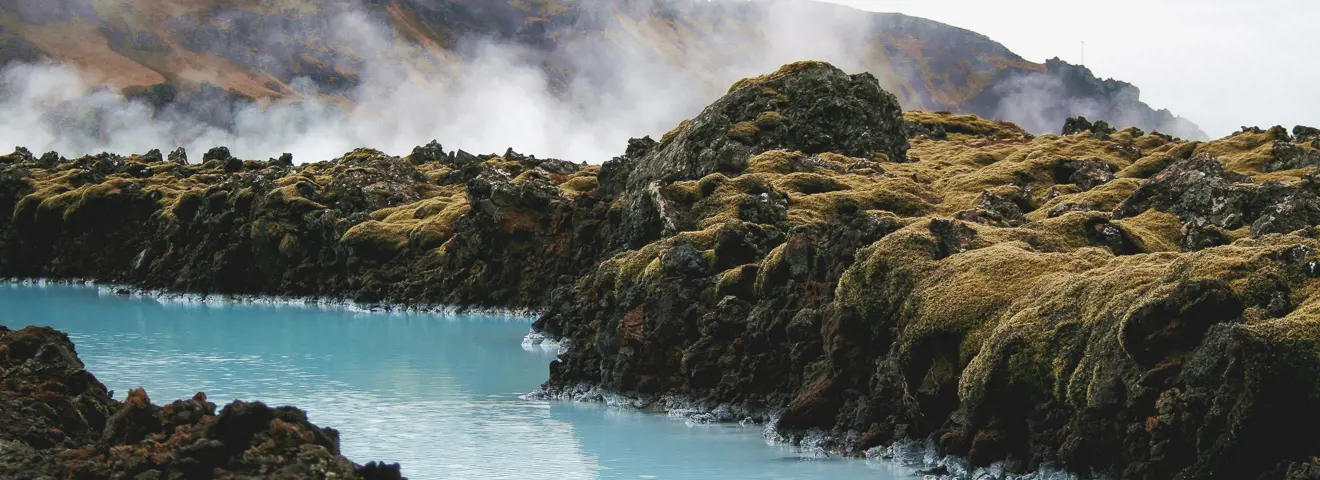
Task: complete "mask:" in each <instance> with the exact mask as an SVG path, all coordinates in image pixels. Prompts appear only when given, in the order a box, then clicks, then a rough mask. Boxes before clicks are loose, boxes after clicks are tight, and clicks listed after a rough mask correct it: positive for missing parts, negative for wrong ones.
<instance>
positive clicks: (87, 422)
mask: <svg viewBox="0 0 1320 480" xmlns="http://www.w3.org/2000/svg"><path fill="white" fill-rule="evenodd" d="M0 380H3V381H0V395H3V399H4V401H0V476H2V477H4V478H16V479H23V478H32V479H37V478H88V479H94V478H286V479H295V478H327V477H333V478H358V479H363V480H373V479H374V480H386V479H399V478H402V477H401V476H400V474H399V465H398V464H393V465H384V464H379V463H375V462H372V463H368V464H367V465H357V464H354V463H353V462H351V461H349V460H348V459H347V458H344V457H343V456H342V455H340V454H339V432H336V431H335V430H334V429H331V428H321V427H317V426H316V425H313V424H311V423H309V422H308V421H307V414H306V413H304V412H303V411H302V410H298V409H296V408H293V407H279V408H270V407H267V406H266V405H263V404H262V403H260V402H255V403H245V402H241V401H235V402H233V403H231V404H229V405H227V406H225V407H224V408H223V409H221V410H220V412H219V414H217V413H216V405H215V404H214V403H211V402H208V401H207V399H206V394H204V393H198V394H197V395H196V396H194V397H193V398H192V399H189V400H178V401H175V402H173V403H171V404H169V405H166V406H164V407H160V406H156V405H153V404H152V403H151V400H150V399H149V398H148V397H147V394H146V392H145V391H144V390H142V389H140V388H139V389H134V390H132V391H130V392H128V395H127V396H126V397H125V399H124V401H123V402H120V401H116V400H114V399H112V398H111V393H110V392H108V391H106V388H105V385H102V384H101V382H99V381H97V380H96V377H95V376H93V375H92V374H91V373H88V372H87V370H84V369H83V364H82V362H81V361H79V360H78V356H77V354H76V352H75V351H74V346H73V343H72V342H70V341H69V337H68V335H65V334H64V333H61V332H58V331H55V330H52V329H50V328H41V327H27V328H24V329H22V330H17V331H14V330H9V329H8V328H5V327H4V326H0Z"/></svg>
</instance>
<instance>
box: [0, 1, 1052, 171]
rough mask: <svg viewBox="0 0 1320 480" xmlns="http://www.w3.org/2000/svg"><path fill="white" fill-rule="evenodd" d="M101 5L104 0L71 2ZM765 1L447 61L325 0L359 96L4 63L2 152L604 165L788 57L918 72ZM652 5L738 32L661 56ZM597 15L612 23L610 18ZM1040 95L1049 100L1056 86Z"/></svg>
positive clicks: (870, 31)
mask: <svg viewBox="0 0 1320 480" xmlns="http://www.w3.org/2000/svg"><path fill="white" fill-rule="evenodd" d="M94 1H104V0H66V1H65V3H69V2H74V3H77V2H94ZM348 1H349V2H355V1H357V0H348ZM756 1H757V3H758V4H759V5H757V7H758V8H740V7H747V6H748V4H746V3H743V1H742V0H716V1H715V2H713V3H708V2H704V1H693V2H673V1H669V2H664V3H655V4H652V3H649V2H647V1H645V0H632V1H631V2H613V1H595V0H583V1H582V2H580V4H579V5H582V6H584V9H586V10H587V14H586V15H583V18H582V19H580V20H579V22H606V23H607V24H608V25H609V28H610V30H612V31H615V32H625V33H616V34H615V35H612V36H610V37H609V38H601V37H591V36H584V37H583V38H576V39H568V40H560V41H559V42H557V45H556V46H555V47H554V50H553V51H532V50H529V47H527V46H523V45H518V44H514V43H513V42H499V41H495V40H492V39H490V38H467V39H464V41H463V42H462V44H461V48H459V49H458V50H459V55H452V56H449V57H445V58H437V55H436V52H434V51H430V50H426V49H425V48H422V47H420V46H418V45H415V44H412V43H410V42H408V41H405V40H402V39H401V38H400V37H399V36H398V34H397V33H396V32H395V31H394V29H393V27H392V26H391V25H389V24H388V23H387V22H386V20H385V19H384V18H382V17H383V16H382V15H373V13H374V14H379V13H380V10H379V9H377V10H374V11H373V10H369V9H368V8H366V7H364V6H362V5H360V4H354V3H349V4H347V6H343V5H339V6H336V7H334V8H332V7H328V6H327V7H324V8H322V9H321V10H320V11H321V12H335V13H333V14H332V15H331V14H327V17H328V20H321V19H318V20H316V22H317V25H318V26H319V27H320V28H318V29H317V30H318V32H317V35H319V36H329V37H333V38H331V42H333V43H334V44H337V45H340V46H343V47H345V48H343V50H344V51H345V52H352V53H351V54H350V53H335V54H334V55H333V58H331V59H329V64H331V65H336V66H342V65H352V66H354V67H355V68H356V69H357V71H358V73H359V77H360V78H359V82H358V84H357V86H356V87H354V88H352V89H351V90H350V91H347V92H343V91H325V92H323V91H318V90H317V88H318V87H317V86H316V83H315V82H313V81H312V80H311V79H310V78H305V77H304V78H299V79H296V80H294V81H293V82H291V84H290V86H291V87H293V89H294V90H295V91H297V92H298V95H297V97H299V98H298V99H297V101H279V102H272V101H259V102H256V103H234V102H232V101H231V100H230V99H226V98H209V97H205V98H202V100H200V102H202V104H201V105H198V104H197V103H198V101H192V103H190V104H188V105H186V106H179V105H177V104H169V105H167V106H166V107H164V108H163V109H162V110H160V111H153V109H152V108H151V107H150V106H149V105H147V104H146V103H144V102H143V101H139V100H129V99H126V98H125V97H123V96H122V95H120V94H118V93H115V92H112V91H110V90H108V89H105V88H101V89H97V88H96V87H97V82H96V81H95V80H88V77H87V76H86V72H79V71H76V70H74V69H73V68H72V67H69V66H64V65H52V64H15V65H10V66H8V67H6V68H5V69H4V70H3V71H2V72H0V112H4V114H3V115H0V149H5V148H6V147H7V146H9V145H22V146H25V147H27V148H29V149H30V150H32V151H33V152H34V153H35V154H37V155H40V154H41V153H43V152H46V151H51V150H54V151H58V152H59V153H61V154H63V155H64V156H66V157H75V156H79V155H84V154H90V153H98V152H101V151H110V152H113V153H119V154H130V153H142V152H145V151H147V150H150V149H152V148H159V149H161V150H163V151H169V150H171V149H173V148H175V147H185V148H187V150H188V152H189V153H190V156H191V159H192V161H194V162H195V161H197V160H198V159H199V158H200V156H201V154H202V153H203V152H205V151H206V150H208V149H210V148H212V147H215V146H227V147H229V149H230V150H231V152H232V153H233V154H234V155H235V156H238V157H240V158H249V159H260V158H267V157H276V156H279V155H280V154H281V153H283V152H290V153H293V154H294V159H295V161H298V162H306V161H319V160H326V159H331V158H335V157H338V156H340V155H342V154H344V153H345V152H348V151H350V150H352V149H354V148H359V147H364V146H365V147H370V148H376V149H379V150H382V151H385V152H386V153H390V154H395V155H404V154H407V153H408V152H410V151H411V149H412V148H413V147H414V146H417V145H421V144H425V143H427V142H429V141H431V140H439V141H440V142H441V143H442V144H443V145H444V146H445V147H446V148H447V149H450V150H453V149H458V148H462V149H465V150H468V151H470V152H474V153H491V152H496V153H498V152H503V151H504V150H505V149H506V148H510V147H511V148H513V149H514V150H517V151H519V152H523V153H530V154H534V155H538V156H548V157H556V158H563V159H567V160H572V161H587V162H591V163H600V162H602V161H605V160H607V159H609V158H611V157H613V156H615V155H618V154H619V153H621V152H622V150H623V147H624V145H625V144H626V140H627V139H628V138H630V137H640V136H643V135H651V136H659V135H661V134H663V133H664V132H666V131H668V130H670V129H671V128H673V127H674V126H675V125H676V124H678V122H680V121H681V120H683V119H685V118H690V117H693V116H695V115H696V114H697V113H698V112H699V111H700V109H701V108H702V107H703V106H705V105H707V104H709V103H710V102H711V101H713V100H715V99H716V98H718V96H719V95H721V94H722V93H724V89H726V88H727V86H728V85H729V84H731V83H732V82H734V81H735V80H737V79H739V78H742V77H746V76H752V75H759V74H763V73H766V72H771V71H774V70H775V69H776V68H778V67H779V66H780V65H783V64H785V63H789V62H793V61H798V60H806V59H813V60H825V61H829V62H832V63H834V64H835V65H837V66H839V67H840V68H843V69H844V70H847V71H849V72H858V71H863V70H871V71H872V72H873V73H875V74H876V76H877V77H879V78H880V79H881V81H882V83H885V82H886V79H887V78H888V79H894V78H905V77H910V76H911V75H905V73H910V72H892V71H876V70H877V69H878V68H885V69H887V68H889V67H888V66H887V65H886V66H877V65H874V64H868V63H867V60H868V59H874V58H875V56H874V55H871V54H870V52H868V51H867V49H869V48H874V42H873V41H872V39H873V38H874V36H875V35H877V34H878V33H879V32H877V28H878V27H877V24H876V23H875V20H874V17H872V16H871V15H870V14H865V13H862V12H859V11H857V10H853V9H851V8H846V7H840V6H836V5H830V4H820V3H815V2H807V1H796V0H756ZM330 3H333V2H330ZM330 3H327V4H326V5H330ZM653 7H654V8H660V9H678V10H680V12H679V13H678V14H679V15H681V16H685V17H686V16H705V17H706V19H707V20H711V19H714V20H711V22H712V23H716V24H719V23H720V22H722V21H724V20H725V19H726V18H727V17H730V16H733V15H732V13H733V11H734V10H737V14H738V15H741V16H742V17H743V18H741V19H740V21H739V22H738V23H737V25H730V26H729V28H717V29H715V30H714V31H712V32H703V33H702V34H701V39H702V43H703V44H702V45H684V46H682V47H681V48H684V49H685V51H684V52H681V53H678V54H675V53H674V52H665V51H661V50H663V49H664V48H669V45H668V44H666V43H665V42H663V41H658V40H657V41H652V42H649V43H648V42H647V41H646V40H644V37H646V36H647V35H648V33H646V32H645V30H646V27H638V26H637V25H626V26H625V25H621V24H620V23H619V22H628V21H629V20H627V17H628V15H627V14H624V15H616V10H615V9H628V8H632V9H634V12H644V11H650V10H651V9H652V8H653ZM51 8H59V7H58V6H56V7H51ZM722 9H724V10H722ZM38 13H40V12H38ZM56 13H58V12H56ZM234 18H235V17H234V16H233V15H231V13H230V12H221V13H218V14H210V15H209V16H206V17H204V18H201V20H202V21H205V22H232V21H233V19H234ZM318 18H319V17H318ZM620 18H623V20H619V19H620ZM272 22H274V23H273V26H271V27H269V28H267V29H266V30H262V31H261V32H260V33H261V35H262V38H263V40H262V43H263V45H260V48H259V49H258V50H259V51H261V52H271V53H269V55H271V57H270V58H268V59H266V60H267V61H264V62H263V63H262V65H264V66H263V68H267V67H266V66H269V68H275V69H283V68H285V67H282V66H280V63H281V62H282V60H281V59H282V58H284V56H287V55H289V54H291V52H292V51H293V49H296V48H298V47H297V45H299V43H298V42H300V41H302V40H303V38H302V37H304V36H306V35H308V33H307V32H304V31H300V30H299V28H300V27H299V26H298V25H293V24H284V23H281V22H283V20H279V19H276V20H272ZM322 22H324V23H322ZM593 26H594V28H596V30H597V31H598V30H599V23H596V24H594V25H593ZM188 27H189V26H188V25H176V26H175V28H176V29H177V28H185V29H186V28H188ZM629 29H633V30H637V31H642V33H639V34H637V35H636V37H635V36H634V35H632V34H629V33H627V32H630V31H632V30H629ZM581 30H582V31H590V30H591V27H584V28H582V29H581ZM652 34H653V33H652ZM639 38H643V39H641V40H639ZM657 45H659V46H657ZM204 47H205V48H206V49H208V50H209V51H211V52H217V51H219V52H233V53H234V55H229V57H230V58H241V57H243V56H244V55H248V54H250V50H247V51H245V50H242V49H243V48H249V47H244V46H240V45H227V44H225V43H224V42H219V44H210V43H208V44H206V45H204ZM332 50H333V51H335V52H339V49H337V48H336V49H332ZM446 55H447V54H446ZM547 58H549V59H552V63H553V64H555V65H557V66H561V67H567V70H569V71H572V72H574V75H573V76H572V77H571V78H570V79H569V80H568V83H567V84H564V83H562V81H563V79H552V78H548V77H547V73H546V70H545V68H544V67H543V64H544V62H546V61H547ZM269 68H267V69H268V70H269ZM200 73H201V72H185V75H182V76H184V77H186V78H197V77H202V78H213V77H214V75H213V74H214V72H211V73H212V75H201V74H200ZM556 91H557V92H558V93H554V92H556ZM1042 93H1043V94H1044V95H1046V96H1049V95H1052V94H1051V93H1050V92H1049V91H1047V90H1042ZM1040 96H1041V95H1039V94H1038V95H1034V96H1033V99H1039V98H1040ZM218 97H223V95H218ZM194 100H195V99H194ZM1046 103H1048V102H1046ZM1024 105H1025V103H1024ZM1032 108H1034V107H1032ZM199 112H201V113H200V114H199ZM1008 113H1012V114H1013V116H1011V117H1008V118H1010V119H1017V118H1018V117H1021V118H1025V119H1028V120H1030V119H1031V118H1032V117H1031V116H1032V114H1033V112H1032V111H1026V112H1017V113H1014V112H1008ZM1040 123H1042V124H1044V123H1046V122H1040ZM1057 127H1058V125H1043V128H1038V129H1037V128H1033V129H1035V130H1039V131H1046V130H1054V129H1056V128H1057Z"/></svg>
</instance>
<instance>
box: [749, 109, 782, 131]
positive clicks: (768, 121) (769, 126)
mask: <svg viewBox="0 0 1320 480" xmlns="http://www.w3.org/2000/svg"><path fill="white" fill-rule="evenodd" d="M786 121H788V117H785V116H784V115H783V114H781V113H779V112H761V114H760V115H757V116H756V122H755V123H756V126H757V127H759V128H760V129H762V130H773V129H774V128H775V127H778V126H780V125H783V124H784V122H786Z"/></svg>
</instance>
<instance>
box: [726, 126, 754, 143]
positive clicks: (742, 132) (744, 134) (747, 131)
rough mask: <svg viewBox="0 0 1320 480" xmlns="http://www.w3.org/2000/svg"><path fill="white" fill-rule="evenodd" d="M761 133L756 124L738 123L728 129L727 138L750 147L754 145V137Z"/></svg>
mask: <svg viewBox="0 0 1320 480" xmlns="http://www.w3.org/2000/svg"><path fill="white" fill-rule="evenodd" d="M760 133H761V127H758V126H757V124H756V122H739V123H735V124H733V125H732V126H730V127H729V131H728V135H729V138H732V139H734V140H737V141H739V142H742V143H745V144H748V145H751V144H753V143H756V136H757V135H758V134H760Z"/></svg>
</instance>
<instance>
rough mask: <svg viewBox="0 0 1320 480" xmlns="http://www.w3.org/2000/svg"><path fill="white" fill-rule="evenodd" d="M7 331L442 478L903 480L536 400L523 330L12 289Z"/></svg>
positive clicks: (482, 321)
mask: <svg viewBox="0 0 1320 480" xmlns="http://www.w3.org/2000/svg"><path fill="white" fill-rule="evenodd" d="M0 324H3V325H6V326H9V327H10V328H21V327H23V326H26V325H32V324H35V325H49V326H52V327H55V328H57V329H60V330H64V331H66V332H68V333H69V336H70V337H71V338H72V339H73V341H74V343H75V344H76V345H77V348H78V354H79V356H81V358H82V360H83V362H85V363H86V364H87V368H88V370H90V371H91V372H92V373H94V374H95V375H96V376H97V378H99V379H100V380H101V381H102V382H104V383H105V384H106V386H107V387H108V388H110V389H112V390H115V397H116V398H119V399H123V397H124V393H125V392H127V391H128V389H130V388H134V387H138V386H142V387H145V388H146V390H147V393H148V394H149V395H150V396H151V398H152V400H153V401H154V402H156V403H158V404H160V403H167V402H169V401H171V400H174V399H176V398H186V397H189V396H191V395H192V394H193V393H196V392H197V391H204V392H206V393H207V395H208V396H209V397H210V400H211V401H212V402H215V403H217V404H218V405H224V404H225V403H228V402H229V401H230V400H233V399H243V400H261V401H264V402H266V403H267V404H272V405H296V406H298V407H301V408H303V409H305V410H307V411H308V414H309V416H310V417H311V420H312V422H314V423H316V424H318V425H320V426H330V427H334V428H336V429H338V430H339V431H340V434H341V439H342V446H343V453H344V454H345V455H347V456H348V457H349V458H351V459H353V460H354V461H357V462H359V463H363V462H366V461H369V460H385V461H389V462H400V463H402V464H403V470H404V474H405V475H407V476H408V477H410V478H413V479H428V478H473V479H485V478H518V479H536V478H547V479H549V478H553V479H582V478H586V479H594V478H601V479H622V478H647V479H707V478H709V479H716V478H719V479H724V478H744V479H826V478H828V479H854V478H858V479H861V478H864V479H881V480H887V479H898V478H912V477H910V476H909V475H908V472H909V471H908V470H906V469H903V468H901V467H897V466H894V465H891V464H887V463H880V462H867V461H861V460H825V459H815V458H807V457H806V456H804V455H802V454H799V453H797V452H795V451H794V450H792V449H789V448H785V447H779V446H773V445H768V444H767V443H766V442H765V441H764V440H763V439H762V435H761V432H762V430H761V428H759V427H747V428H744V427H737V426H722V425H720V426H709V425H706V426H690V425H687V424H685V422H683V421H681V420H676V419H673V418H669V417H666V416H663V415H653V414H644V413H638V412H633V411H627V410H622V409H618V408H608V407H603V406H599V405H589V404H577V403H570V402H549V401H537V400H524V399H521V398H519V396H520V395H522V394H524V393H527V392H530V391H532V390H534V389H536V388H537V386H539V385H540V383H541V382H542V381H544V380H545V377H546V364H547V363H549V362H550V360H551V359H553V353H552V352H547V351H543V350H541V349H539V348H537V349H532V350H531V351H528V350H526V349H524V348H523V347H522V345H521V340H522V337H523V335H525V334H526V333H527V331H528V328H529V326H530V321H529V320H527V319H520V318H513V319H511V318H501V317H483V316H439V315H421V314H411V315H404V314H373V313H361V312H353V311H349V310H346V309H338V308H317V307H304V306H272V305H251V304H199V303H171V302H162V301H157V300H155V299H150V298H126V297H119V296H115V295H110V294H106V293H103V292H100V291H98V290H97V289H95V288H88V287H73V286H20V285H11V284H7V285H0Z"/></svg>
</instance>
